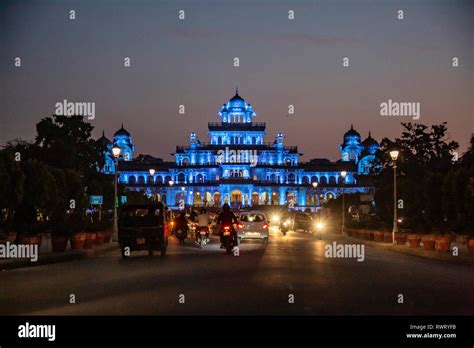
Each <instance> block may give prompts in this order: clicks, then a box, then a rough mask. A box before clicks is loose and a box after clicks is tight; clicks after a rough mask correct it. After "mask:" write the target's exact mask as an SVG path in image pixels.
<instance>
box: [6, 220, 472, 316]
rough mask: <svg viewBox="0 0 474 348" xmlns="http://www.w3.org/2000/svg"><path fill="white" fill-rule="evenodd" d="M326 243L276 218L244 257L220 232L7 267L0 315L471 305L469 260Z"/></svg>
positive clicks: (379, 310)
mask: <svg viewBox="0 0 474 348" xmlns="http://www.w3.org/2000/svg"><path fill="white" fill-rule="evenodd" d="M327 243H332V240H331V239H330V235H323V238H322V239H319V238H316V237H314V236H309V235H306V234H303V233H295V232H290V233H289V234H288V235H287V236H283V235H282V234H281V233H279V232H278V231H277V230H276V228H274V227H272V229H271V234H270V241H269V243H268V245H266V246H265V245H263V244H262V243H260V242H244V243H242V244H241V245H240V256H233V255H226V254H225V253H224V251H223V250H221V249H219V247H218V245H217V241H214V243H213V244H211V245H207V246H205V247H204V249H202V250H201V249H199V248H197V247H196V246H194V245H193V243H192V242H191V241H188V244H187V245H185V246H180V245H178V243H177V242H176V240H175V239H174V238H172V239H171V240H170V246H169V249H168V255H167V257H166V258H164V259H162V258H161V257H160V256H155V257H148V255H147V253H146V252H143V253H142V252H138V253H132V257H131V258H130V259H128V260H121V258H120V253H119V251H117V252H113V253H109V254H106V255H103V256H101V257H97V258H92V259H85V260H80V261H73V262H67V263H59V264H51V265H44V266H37V267H31V268H22V269H15V270H7V271H3V272H0V314H1V315H12V314H13V315H78V314H80V315H140V314H144V315H186V314H197V315H208V314H220V315H234V314H260V315H265V314H270V315H277V314H288V315H293V314H295V315H296V314H303V315H332V314H335V315H360V314H368V315H375V314H377V315H378V314H387V315H401V314H416V315H433V314H437V315H438V314H451V315H459V314H470V315H473V314H474V292H473V291H472V289H474V271H473V270H472V268H469V267H468V266H464V265H456V264H448V263H443V262H439V261H434V260H428V259H423V258H418V257H415V256H409V255H404V254H398V253H394V252H389V251H384V250H380V249H373V248H370V247H366V248H365V259H364V261H363V262H358V261H357V260H356V259H354V258H326V257H325V253H324V247H325V245H326V244H327ZM72 294H73V295H74V296H75V302H76V303H74V304H71V303H70V298H71V295H72ZM399 295H403V303H399V299H400V298H401V297H399ZM292 300H294V301H292ZM183 302H184V303H183Z"/></svg>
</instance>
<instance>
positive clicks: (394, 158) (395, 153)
mask: <svg viewBox="0 0 474 348" xmlns="http://www.w3.org/2000/svg"><path fill="white" fill-rule="evenodd" d="M398 153H399V152H398V151H397V150H393V151H390V157H391V158H392V162H393V230H392V243H394V244H395V233H398V221H397V158H398Z"/></svg>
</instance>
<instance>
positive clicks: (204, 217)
mask: <svg viewBox="0 0 474 348" xmlns="http://www.w3.org/2000/svg"><path fill="white" fill-rule="evenodd" d="M196 219H197V233H196V243H197V242H198V233H199V231H200V229H201V227H205V228H207V229H209V224H210V223H211V219H210V218H209V215H208V214H207V210H206V208H202V209H201V210H200V212H199V215H198V216H197V218H196Z"/></svg>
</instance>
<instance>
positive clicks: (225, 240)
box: [221, 225, 237, 254]
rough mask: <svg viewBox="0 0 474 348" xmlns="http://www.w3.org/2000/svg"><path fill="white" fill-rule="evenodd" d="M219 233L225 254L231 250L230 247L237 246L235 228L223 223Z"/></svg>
mask: <svg viewBox="0 0 474 348" xmlns="http://www.w3.org/2000/svg"><path fill="white" fill-rule="evenodd" d="M221 233H222V244H223V245H224V248H225V250H226V252H227V254H230V253H231V252H232V249H234V247H235V246H237V238H236V237H237V236H236V233H235V230H234V229H233V227H232V226H231V225H224V226H222V228H221Z"/></svg>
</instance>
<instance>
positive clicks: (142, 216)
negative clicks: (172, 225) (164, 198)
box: [118, 203, 168, 258]
mask: <svg viewBox="0 0 474 348" xmlns="http://www.w3.org/2000/svg"><path fill="white" fill-rule="evenodd" d="M118 223H119V230H118V237H119V240H118V241H119V245H120V249H121V251H122V258H127V257H128V256H130V253H131V252H132V251H136V250H148V254H149V255H150V256H153V252H154V251H155V250H157V251H160V252H161V256H165V255H166V250H167V247H168V224H167V221H166V217H165V206H164V205H163V204H162V203H156V204H143V205H126V206H123V207H122V208H121V209H120V215H119V220H118Z"/></svg>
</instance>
